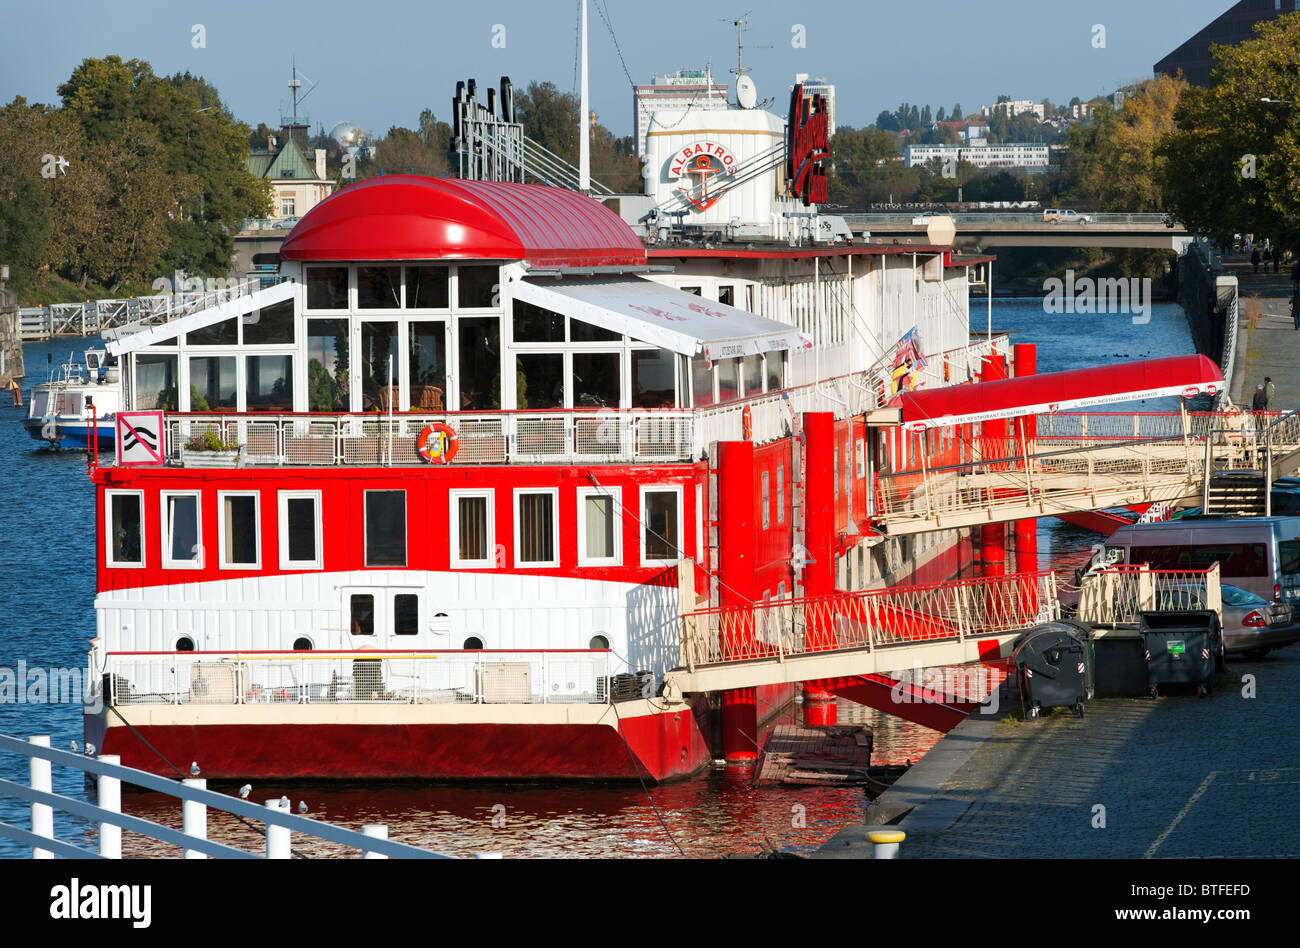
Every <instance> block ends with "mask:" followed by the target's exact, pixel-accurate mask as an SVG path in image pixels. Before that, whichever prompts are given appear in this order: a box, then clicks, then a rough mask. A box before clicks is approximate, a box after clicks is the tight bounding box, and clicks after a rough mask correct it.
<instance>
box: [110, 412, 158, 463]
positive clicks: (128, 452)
mask: <svg viewBox="0 0 1300 948" xmlns="http://www.w3.org/2000/svg"><path fill="white" fill-rule="evenodd" d="M116 440H117V465H118V467H147V466H150V465H159V464H162V463H163V454H164V453H165V452H164V449H163V413H162V412H160V411H120V412H118V413H117V439H116Z"/></svg>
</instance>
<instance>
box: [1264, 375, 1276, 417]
mask: <svg viewBox="0 0 1300 948" xmlns="http://www.w3.org/2000/svg"><path fill="white" fill-rule="evenodd" d="M1276 392H1277V386H1276V385H1274V384H1273V379H1272V377H1271V376H1268V375H1266V376H1264V410H1265V411H1272V410H1273V395H1274V394H1275V393H1276Z"/></svg>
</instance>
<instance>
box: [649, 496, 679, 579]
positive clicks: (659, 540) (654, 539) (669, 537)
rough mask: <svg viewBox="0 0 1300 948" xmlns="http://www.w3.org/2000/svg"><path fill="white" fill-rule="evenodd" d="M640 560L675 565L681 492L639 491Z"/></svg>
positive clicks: (677, 551)
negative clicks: (640, 497) (640, 507)
mask: <svg viewBox="0 0 1300 948" xmlns="http://www.w3.org/2000/svg"><path fill="white" fill-rule="evenodd" d="M641 496H642V508H643V509H642V513H641V551H642V553H641V559H642V562H643V563H645V564H651V563H675V562H677V560H678V558H679V557H680V556H681V540H680V537H681V491H680V490H678V489H677V488H672V487H669V488H659V489H647V490H645V491H643V492H642V495H641Z"/></svg>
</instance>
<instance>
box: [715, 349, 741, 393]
mask: <svg viewBox="0 0 1300 948" xmlns="http://www.w3.org/2000/svg"><path fill="white" fill-rule="evenodd" d="M714 368H715V369H716V370H717V373H718V401H720V402H730V401H735V400H736V399H737V398H739V397H740V378H739V372H738V369H739V366H737V365H736V360H735V359H720V360H719V361H718V362H716V363H714Z"/></svg>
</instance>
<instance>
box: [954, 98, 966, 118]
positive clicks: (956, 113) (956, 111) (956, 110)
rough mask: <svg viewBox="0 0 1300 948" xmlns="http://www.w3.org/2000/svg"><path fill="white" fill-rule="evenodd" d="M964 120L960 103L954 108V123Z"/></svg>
mask: <svg viewBox="0 0 1300 948" xmlns="http://www.w3.org/2000/svg"><path fill="white" fill-rule="evenodd" d="M962 118H964V115H963V113H962V110H961V103H960V102H958V103H957V104H956V105H954V106H953V107H952V121H954V122H960V121H961V120H962Z"/></svg>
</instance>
